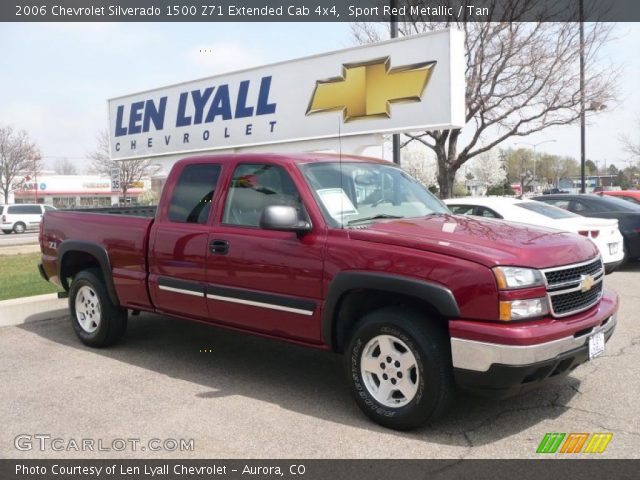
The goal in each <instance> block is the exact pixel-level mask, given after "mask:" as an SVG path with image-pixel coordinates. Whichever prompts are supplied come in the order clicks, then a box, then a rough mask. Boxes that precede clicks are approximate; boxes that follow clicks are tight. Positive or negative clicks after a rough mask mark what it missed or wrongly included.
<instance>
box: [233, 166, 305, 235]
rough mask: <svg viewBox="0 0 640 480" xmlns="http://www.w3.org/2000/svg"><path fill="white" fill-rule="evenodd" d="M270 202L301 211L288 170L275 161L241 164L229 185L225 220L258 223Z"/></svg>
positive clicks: (254, 225)
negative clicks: (273, 162) (274, 162)
mask: <svg viewBox="0 0 640 480" xmlns="http://www.w3.org/2000/svg"><path fill="white" fill-rule="evenodd" d="M270 205H288V206H291V207H295V208H296V210H298V212H299V213H300V212H302V201H301V200H300V195H299V194H298V190H297V189H296V187H295V185H294V183H293V180H291V177H290V176H289V174H288V173H287V172H286V171H285V170H284V169H283V168H281V167H278V166H276V165H269V164H242V165H238V166H237V167H236V170H235V171H234V172H233V178H232V179H231V185H229V191H228V193H227V200H226V203H225V207H224V215H223V217H222V223H225V224H227V225H239V226H244V227H258V226H259V225H260V216H261V215H262V211H263V210H264V209H265V207H268V206H270ZM301 216H303V215H301Z"/></svg>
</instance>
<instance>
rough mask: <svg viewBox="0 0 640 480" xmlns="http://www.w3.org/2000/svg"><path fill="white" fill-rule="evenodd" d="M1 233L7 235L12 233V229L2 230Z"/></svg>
mask: <svg viewBox="0 0 640 480" xmlns="http://www.w3.org/2000/svg"><path fill="white" fill-rule="evenodd" d="M2 233H4V234H5V235H9V234H11V233H13V230H2Z"/></svg>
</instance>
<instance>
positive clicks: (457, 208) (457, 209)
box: [449, 205, 474, 215]
mask: <svg viewBox="0 0 640 480" xmlns="http://www.w3.org/2000/svg"><path fill="white" fill-rule="evenodd" d="M449 209H450V210H451V211H452V212H453V213H455V214H456V215H473V209H474V206H473V205H449Z"/></svg>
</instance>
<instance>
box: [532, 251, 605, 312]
mask: <svg viewBox="0 0 640 480" xmlns="http://www.w3.org/2000/svg"><path fill="white" fill-rule="evenodd" d="M542 273H543V274H544V276H545V280H546V284H547V300H548V301H549V308H550V309H551V314H552V315H553V316H555V317H566V316H569V315H573V314H575V313H579V312H582V311H585V310H588V309H589V308H591V307H593V306H594V305H596V304H597V303H598V302H599V301H600V298H601V297H602V280H603V278H604V267H603V265H602V260H601V259H600V257H598V258H596V259H595V260H590V261H588V262H584V263H579V264H574V265H567V266H564V267H558V268H549V269H546V270H543V271H542ZM587 277H591V280H592V282H593V284H592V285H591V287H590V288H588V289H585V288H586V285H585V284H584V283H583V281H585V280H587V281H588V278H587Z"/></svg>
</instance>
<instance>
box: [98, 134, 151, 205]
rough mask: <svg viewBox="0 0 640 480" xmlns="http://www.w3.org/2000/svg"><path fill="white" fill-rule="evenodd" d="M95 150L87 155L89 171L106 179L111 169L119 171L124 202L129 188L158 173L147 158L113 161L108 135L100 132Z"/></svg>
mask: <svg viewBox="0 0 640 480" xmlns="http://www.w3.org/2000/svg"><path fill="white" fill-rule="evenodd" d="M96 141H97V146H96V150H95V151H93V152H90V153H89V154H88V156H89V158H90V159H91V165H90V167H89V169H90V170H91V171H92V172H94V173H96V174H98V175H104V176H106V177H110V176H111V171H112V169H115V168H117V169H119V170H120V187H121V191H122V196H123V197H124V201H125V202H126V201H127V192H128V191H129V189H130V188H131V186H132V185H133V184H135V183H137V182H140V181H141V180H142V179H144V178H147V177H150V176H151V175H153V174H154V173H156V172H157V171H158V166H156V165H155V164H152V163H151V161H150V160H149V159H148V158H140V159H133V160H120V161H113V160H111V156H110V154H109V133H108V132H107V131H106V130H102V131H100V132H99V133H98V135H97V138H96Z"/></svg>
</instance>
